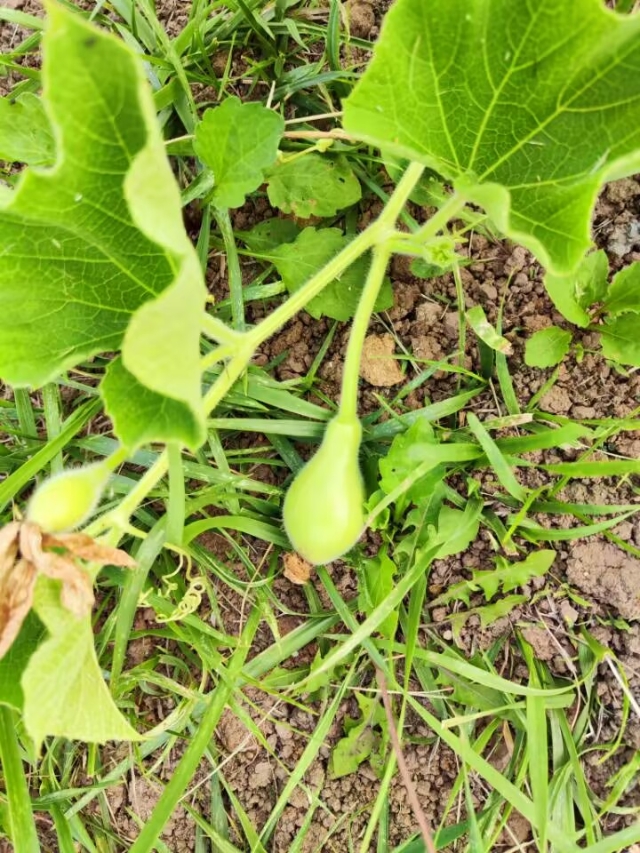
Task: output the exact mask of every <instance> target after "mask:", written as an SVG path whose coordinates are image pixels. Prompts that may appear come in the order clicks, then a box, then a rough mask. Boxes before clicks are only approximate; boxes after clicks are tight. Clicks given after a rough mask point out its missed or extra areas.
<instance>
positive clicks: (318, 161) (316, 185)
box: [267, 153, 362, 219]
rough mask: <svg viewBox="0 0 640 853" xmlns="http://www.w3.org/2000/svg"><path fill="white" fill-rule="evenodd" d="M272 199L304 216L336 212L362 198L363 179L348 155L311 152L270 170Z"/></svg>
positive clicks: (270, 196) (278, 206) (287, 211)
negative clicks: (359, 178)
mask: <svg viewBox="0 0 640 853" xmlns="http://www.w3.org/2000/svg"><path fill="white" fill-rule="evenodd" d="M267 194H268V196H269V201H270V202H271V204H272V205H273V206H274V207H277V208H279V209H280V210H282V211H283V212H284V213H293V214H295V216H299V217H301V218H302V219H308V217H310V216H333V215H334V214H336V213H337V212H338V211H339V210H342V209H343V208H345V207H350V206H351V205H352V204H355V203H356V202H357V201H360V198H361V196H362V190H361V188H360V182H359V181H358V179H357V178H356V176H355V175H354V174H353V171H352V170H351V168H350V166H349V163H348V162H347V160H346V158H345V157H336V158H333V157H323V156H322V155H321V154H316V153H313V154H308V155H307V156H306V157H296V158H295V159H291V160H288V161H284V162H282V163H278V165H277V166H276V167H275V168H274V169H272V170H271V172H270V173H269V184H268V187H267Z"/></svg>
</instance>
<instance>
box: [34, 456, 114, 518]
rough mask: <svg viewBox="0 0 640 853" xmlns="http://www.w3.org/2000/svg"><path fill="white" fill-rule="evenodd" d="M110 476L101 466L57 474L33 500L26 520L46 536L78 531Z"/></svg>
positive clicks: (43, 486) (35, 493) (37, 492)
mask: <svg viewBox="0 0 640 853" xmlns="http://www.w3.org/2000/svg"><path fill="white" fill-rule="evenodd" d="M109 474H110V471H109V469H108V467H107V466H106V465H105V464H104V463H102V462H98V463H96V464H95V465H87V466H85V467H82V468H71V469H69V470H67V471H62V472H61V473H60V474H55V475H54V476H53V477H50V478H49V479H48V480H45V481H44V482H43V483H41V484H40V485H39V486H38V488H37V489H36V490H35V492H34V493H33V495H32V496H31V500H30V501H29V504H28V506H27V513H26V515H27V520H28V521H32V522H33V523H34V524H37V525H38V526H39V527H40V528H41V529H42V530H44V531H45V532H46V533H62V532H63V531H66V530H75V529H76V528H77V527H79V526H80V525H81V524H82V523H83V521H85V520H86V519H87V518H88V517H89V516H90V515H91V513H92V512H93V511H94V509H95V508H96V506H97V504H98V501H99V500H100V497H101V495H102V492H103V490H104V487H105V485H106V483H107V480H108V479H109Z"/></svg>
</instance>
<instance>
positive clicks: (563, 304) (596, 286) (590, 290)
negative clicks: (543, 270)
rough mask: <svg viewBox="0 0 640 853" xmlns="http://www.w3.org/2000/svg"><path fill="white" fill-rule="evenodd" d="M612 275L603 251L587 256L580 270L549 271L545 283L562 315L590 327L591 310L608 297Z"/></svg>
mask: <svg viewBox="0 0 640 853" xmlns="http://www.w3.org/2000/svg"><path fill="white" fill-rule="evenodd" d="M608 275H609V260H608V258H607V255H606V253H605V252H603V251H602V250H599V251H597V252H591V254H589V255H587V256H586V257H585V258H583V259H582V260H581V261H580V264H579V265H578V267H577V269H575V270H574V271H573V272H571V273H569V274H567V275H554V274H553V273H550V272H548V273H547V274H546V275H545V277H544V286H545V288H546V290H547V293H548V294H549V296H550V297H551V301H552V302H553V304H554V305H555V306H556V308H557V309H558V311H559V312H560V313H561V314H562V316H563V317H564V318H565V319H567V320H569V322H570V323H575V325H576V326H580V327H581V328H583V329H586V327H587V326H588V325H589V322H590V320H589V315H588V313H587V309H588V308H590V307H591V306H592V305H593V304H594V303H595V302H600V301H601V300H602V299H604V297H605V294H606V292H607V277H608Z"/></svg>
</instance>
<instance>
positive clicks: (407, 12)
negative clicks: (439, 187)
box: [344, 0, 640, 273]
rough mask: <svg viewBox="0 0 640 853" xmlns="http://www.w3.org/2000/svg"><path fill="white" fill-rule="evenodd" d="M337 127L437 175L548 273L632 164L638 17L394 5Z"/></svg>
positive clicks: (515, 7)
mask: <svg viewBox="0 0 640 853" xmlns="http://www.w3.org/2000/svg"><path fill="white" fill-rule="evenodd" d="M344 125H345V128H346V130H347V131H348V132H350V133H352V134H355V135H356V136H358V137H360V138H361V139H364V140H366V141H368V142H370V143H372V144H374V145H376V146H378V147H381V148H384V149H385V150H387V151H390V152H391V153H393V154H394V155H396V156H401V157H407V158H410V159H411V160H416V161H419V162H421V163H424V164H426V165H427V166H429V167H431V168H433V169H435V170H437V171H438V172H439V173H440V174H441V175H443V176H444V177H445V178H447V179H448V180H450V181H452V182H453V184H454V186H455V187H456V188H457V189H458V190H459V191H460V192H461V193H462V194H463V196H464V197H465V198H467V199H468V200H469V201H473V202H476V203H478V204H480V205H481V206H483V207H484V208H485V209H486V211H487V212H488V213H489V215H490V216H491V217H492V218H493V220H494V221H495V222H496V224H497V225H498V227H500V228H501V229H502V230H503V231H504V233H505V234H507V235H508V236H510V237H512V238H513V239H515V240H518V241H520V242H521V243H522V244H523V245H525V246H527V247H528V248H529V249H531V251H533V252H534V253H535V254H536V255H537V256H538V258H539V259H540V260H541V262H542V263H543V264H544V265H545V266H546V267H548V268H549V269H551V270H552V271H553V272H555V273H564V272H568V271H569V270H571V269H572V268H574V267H575V266H576V265H577V264H578V262H579V261H580V258H581V257H582V256H583V255H584V253H585V251H586V250H587V248H588V247H589V245H590V239H589V221H590V214H591V211H592V209H593V206H594V203H595V199H596V195H597V193H598V190H599V188H600V186H601V185H602V183H603V182H604V181H607V180H612V179H616V178H620V177H623V176H625V175H629V174H632V173H633V172H634V171H636V170H637V169H638V168H640V16H638V15H630V16H620V15H617V14H615V13H614V12H611V11H609V10H607V9H606V8H605V7H604V4H603V3H602V2H601V0H571V2H558V0H528V2H524V0H517V2H515V0H428V2H426V0H397V2H396V4H395V5H394V6H393V7H392V9H391V10H390V12H389V14H388V16H387V19H386V20H385V24H384V27H383V30H382V34H381V36H380V40H379V42H378V44H377V46H376V49H375V54H374V58H373V61H372V63H371V65H370V66H369V68H368V69H367V71H366V72H365V74H364V75H363V77H362V79H361V81H360V82H359V84H358V85H357V86H356V87H355V90H354V92H353V94H352V95H351V97H349V98H348V99H347V101H346V103H345V109H344Z"/></svg>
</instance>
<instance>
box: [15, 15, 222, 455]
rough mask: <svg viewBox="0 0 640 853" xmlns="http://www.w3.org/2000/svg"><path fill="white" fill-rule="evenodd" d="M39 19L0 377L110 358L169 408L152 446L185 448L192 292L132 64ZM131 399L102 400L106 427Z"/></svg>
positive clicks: (191, 390) (190, 271)
mask: <svg viewBox="0 0 640 853" xmlns="http://www.w3.org/2000/svg"><path fill="white" fill-rule="evenodd" d="M47 8H48V22H47V29H46V34H45V38H44V44H43V56H44V65H43V74H42V79H43V95H42V100H43V103H44V106H45V109H46V112H47V115H48V119H49V122H50V124H51V128H52V131H53V137H54V139H55V141H56V160H55V164H54V165H53V167H51V168H49V169H27V170H26V171H25V172H24V174H23V176H22V178H21V180H20V182H19V184H18V186H17V188H16V190H15V191H14V192H13V193H11V192H9V193H4V194H2V195H1V196H0V316H2V332H1V333H0V375H1V376H2V377H3V378H4V379H5V380H7V381H9V382H11V383H12V384H14V385H18V386H23V385H28V386H34V385H36V386H37V385H40V384H42V383H43V382H46V381H48V380H50V379H52V378H54V377H55V376H57V375H58V374H59V373H61V372H62V371H63V370H65V369H68V368H71V367H73V366H75V365H76V364H78V363H79V362H81V361H83V360H84V359H86V358H87V357H90V356H92V355H94V354H96V353H99V352H103V351H111V350H118V349H122V359H123V363H124V366H125V367H126V369H127V370H128V371H129V372H130V374H131V375H132V376H133V377H134V378H135V380H136V382H137V383H139V384H141V385H142V386H144V387H145V388H146V389H149V390H150V391H151V392H154V393H156V394H158V395H161V396H163V397H168V398H170V400H171V401H173V402H174V405H175V406H176V407H178V408H179V409H180V410H181V417H180V418H178V419H177V420H176V422H175V424H173V425H171V429H170V431H169V434H168V435H167V434H162V432H161V431H158V433H157V434H156V435H154V438H156V439H170V438H175V439H178V440H182V441H184V442H185V443H186V444H190V445H195V444H197V443H198V442H199V441H200V439H201V437H202V433H203V424H202V415H201V411H200V410H201V405H200V398H201V387H200V382H201V373H200V351H199V330H200V320H201V316H202V311H203V307H204V301H205V296H206V293H205V289H204V283H203V280H202V273H201V270H200V266H199V263H198V259H197V256H196V254H195V250H194V248H193V246H192V244H191V242H190V240H189V238H188V237H187V235H186V232H185V230H184V226H183V223H182V216H181V205H180V197H179V192H178V188H177V186H176V183H175V181H174V179H173V175H172V173H171V169H170V166H169V163H168V161H167V158H166V156H165V153H164V146H163V142H162V139H161V136H160V132H159V128H158V124H157V121H156V118H155V111H154V108H153V102H152V98H151V93H150V91H149V90H148V86H147V83H146V80H145V78H144V71H143V68H142V65H141V63H140V62H139V60H138V58H137V57H136V56H135V55H134V54H133V52H132V51H130V50H129V48H127V47H126V46H125V45H124V44H123V43H122V42H120V41H118V40H117V39H116V38H114V37H112V36H109V35H107V34H105V33H103V32H101V31H99V30H97V29H95V28H93V27H92V26H90V25H89V24H87V23H85V22H84V21H83V20H82V19H81V18H80V17H79V16H77V15H76V14H73V13H71V12H69V11H67V10H65V9H63V8H62V7H60V6H57V5H55V4H49V5H48V7H47ZM31 106H33V105H31ZM13 109H14V110H15V107H14V108H13ZM15 115H18V113H15ZM134 392H135V383H134V385H133V386H132V387H131V388H127V387H124V388H123V389H122V393H121V394H120V395H117V394H112V398H111V400H110V410H111V413H112V414H114V416H115V415H116V414H118V412H119V408H120V406H121V405H126V404H127V398H128V397H129V396H130V394H131V393H134ZM124 417H125V416H124V415H123V416H121V418H120V420H122V419H123V418H124ZM147 432H148V430H147Z"/></svg>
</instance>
